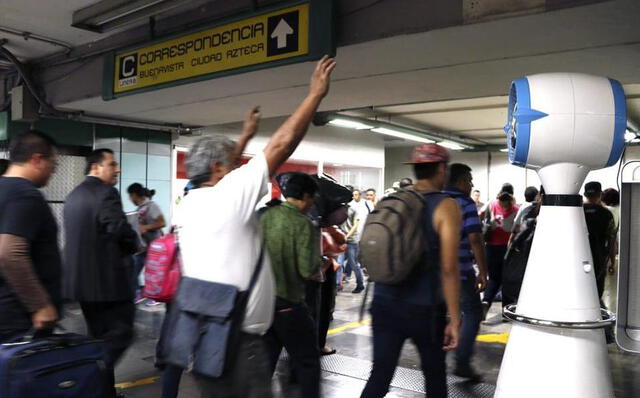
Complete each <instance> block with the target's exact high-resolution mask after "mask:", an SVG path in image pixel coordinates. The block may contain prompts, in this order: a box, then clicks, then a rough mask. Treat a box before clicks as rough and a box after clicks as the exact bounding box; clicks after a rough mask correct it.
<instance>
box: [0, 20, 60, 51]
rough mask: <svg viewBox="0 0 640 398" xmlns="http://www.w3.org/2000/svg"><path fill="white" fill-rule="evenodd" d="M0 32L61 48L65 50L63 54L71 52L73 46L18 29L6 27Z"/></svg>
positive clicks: (1, 28) (0, 27) (1, 27)
mask: <svg viewBox="0 0 640 398" xmlns="http://www.w3.org/2000/svg"><path fill="white" fill-rule="evenodd" d="M0 32H3V33H7V34H10V35H14V36H19V37H22V38H23V39H24V40H25V41H27V40H35V41H39V42H42V43H47V44H50V45H52V46H57V47H63V48H65V49H66V51H65V53H66V54H68V53H70V52H71V51H72V50H73V46H72V45H71V44H69V43H65V42H63V41H61V40H57V39H53V38H51V37H46V36H42V35H39V34H36V33H32V32H26V31H22V30H18V29H13V28H9V27H6V26H0Z"/></svg>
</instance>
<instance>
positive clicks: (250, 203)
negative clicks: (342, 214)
mask: <svg viewBox="0 0 640 398" xmlns="http://www.w3.org/2000/svg"><path fill="white" fill-rule="evenodd" d="M335 65H336V63H335V61H334V60H333V59H331V58H329V57H326V56H325V57H323V58H322V59H321V60H320V61H319V62H318V63H317V65H316V68H315V70H314V71H313V74H312V76H311V84H310V88H309V94H308V95H307V97H306V98H305V99H304V100H303V101H302V103H301V104H300V105H299V106H298V108H297V109H296V110H295V112H294V113H293V114H292V115H291V116H290V117H289V118H288V119H287V120H286V121H285V122H284V123H283V124H282V126H280V128H278V130H276V132H275V133H274V134H273V136H272V138H271V140H270V141H269V143H268V144H267V146H266V147H265V149H264V150H263V151H261V152H258V153H257V154H256V156H255V157H253V158H252V159H251V160H250V161H249V162H248V163H247V164H245V165H243V166H241V167H237V163H236V159H237V158H238V154H237V150H236V148H237V146H236V144H235V143H234V142H233V141H231V140H230V139H228V138H227V137H224V136H207V137H203V138H201V139H200V140H198V142H196V144H195V145H194V146H193V147H192V148H191V150H190V152H189V155H188V158H187V161H186V166H187V174H188V176H189V179H190V180H191V181H194V182H196V185H197V186H198V187H199V188H197V189H193V190H191V191H190V192H189V195H187V196H186V197H185V198H184V199H183V200H182V203H181V204H180V210H179V213H180V214H179V224H180V248H181V252H182V259H183V271H184V275H185V276H187V277H190V278H195V279H200V280H204V281H208V282H218V283H224V284H229V285H235V286H237V287H238V288H239V289H241V290H246V289H247V288H248V286H249V280H250V278H251V275H252V273H253V271H254V269H255V267H256V266H257V262H258V259H259V258H260V253H261V250H263V248H262V243H261V238H260V233H259V232H260V231H259V225H258V220H257V218H256V214H255V208H256V205H257V204H258V202H259V201H260V199H261V198H262V197H264V196H265V195H266V194H267V193H268V182H269V177H270V176H271V175H272V174H273V173H274V172H275V171H276V170H277V169H278V168H279V167H280V166H281V165H282V164H283V163H284V162H285V161H286V160H287V158H289V156H291V154H292V153H293V151H294V150H295V149H296V147H297V146H298V144H299V143H300V141H301V140H302V138H303V137H304V136H305V134H306V132H307V129H308V127H309V124H310V123H311V120H312V118H313V115H314V113H315V112H316V110H317V109H318V106H319V105H320V102H321V101H322V99H323V98H324V96H325V95H326V94H327V92H328V91H329V81H330V75H331V72H332V71H333V69H334V68H335ZM258 119H259V113H258V110H257V108H254V110H253V111H252V112H251V113H250V115H249V116H248V120H249V121H252V123H257V121H258ZM274 305H275V287H274V280H273V275H272V271H271V264H270V262H269V259H268V256H266V255H265V256H264V257H263V262H262V268H261V271H260V275H259V278H258V281H257V283H256V285H255V287H254V289H253V291H252V292H251V295H250V297H249V302H248V305H247V309H246V313H245V318H244V322H243V326H242V334H241V339H240V342H239V347H238V348H237V353H238V354H237V356H236V358H235V363H234V365H233V368H232V369H230V371H228V372H226V373H225V374H224V376H223V377H221V378H217V379H211V378H206V377H202V376H196V378H197V382H198V385H199V387H200V390H201V391H202V396H203V397H213V396H215V397H261V398H262V397H270V396H271V373H270V366H269V357H268V355H267V352H266V348H265V346H264V341H263V339H262V335H263V334H264V333H265V332H266V331H267V330H268V329H269V327H270V326H271V323H272V321H273V314H274V308H275V307H274Z"/></svg>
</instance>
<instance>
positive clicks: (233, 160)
mask: <svg viewBox="0 0 640 398" xmlns="http://www.w3.org/2000/svg"><path fill="white" fill-rule="evenodd" d="M259 122H260V113H259V107H255V108H253V109H250V110H249V111H248V112H247V113H246V115H245V119H244V124H243V128H242V133H241V134H240V137H239V138H238V142H237V143H236V146H235V150H234V151H233V153H232V155H231V157H230V159H228V161H229V163H230V164H237V163H238V161H239V160H240V158H241V156H242V154H243V153H244V150H245V148H246V146H247V144H248V143H249V141H250V140H251V139H252V138H253V137H254V136H255V135H256V133H257V132H258V124H259ZM203 184H204V185H203ZM207 185H208V182H207V181H205V180H204V179H203V178H198V184H194V183H193V182H192V181H189V182H188V183H187V185H186V186H185V187H184V195H183V196H182V197H183V198H184V197H186V196H187V195H188V194H189V192H191V191H192V190H194V189H197V188H200V187H203V186H207ZM181 203H182V201H180V203H178V206H181ZM178 209H180V207H178ZM179 215H180V210H178V211H177V217H176V218H175V219H174V228H175V231H176V234H178V235H179V233H180V231H179V230H180V221H179ZM172 306H173V303H166V312H165V317H164V319H163V321H162V326H161V330H160V338H159V339H158V343H157V345H156V367H158V368H160V369H163V373H162V398H177V397H178V392H179V388H180V379H181V378H182V368H180V367H178V366H175V365H172V364H170V363H167V362H166V358H165V357H164V352H165V347H164V346H165V342H166V339H167V337H168V336H167V329H168V327H169V321H170V317H169V314H170V313H171V307H172Z"/></svg>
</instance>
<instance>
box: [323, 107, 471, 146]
mask: <svg viewBox="0 0 640 398" xmlns="http://www.w3.org/2000/svg"><path fill="white" fill-rule="evenodd" d="M313 123H314V124H315V125H316V126H324V125H325V124H330V125H332V126H338V127H345V128H350V129H356V130H370V131H371V132H374V133H378V134H383V135H387V136H390V137H395V138H400V139H403V140H408V141H414V142H421V143H427V144H429V143H434V142H437V141H442V142H444V143H445V144H444V145H443V146H446V147H447V148H449V149H452V150H456V151H460V150H463V149H473V146H472V145H469V144H467V143H465V142H462V141H455V140H454V139H444V138H445V137H443V134H441V133H433V134H430V133H429V132H425V131H421V130H419V129H414V128H408V127H405V126H399V125H396V124H392V123H388V122H383V121H379V120H371V119H366V118H362V117H354V116H349V115H342V114H335V113H318V114H316V116H315V117H314V121H313Z"/></svg>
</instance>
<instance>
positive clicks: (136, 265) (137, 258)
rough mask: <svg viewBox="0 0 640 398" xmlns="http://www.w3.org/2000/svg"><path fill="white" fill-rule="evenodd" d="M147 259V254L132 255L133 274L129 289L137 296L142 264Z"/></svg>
mask: <svg viewBox="0 0 640 398" xmlns="http://www.w3.org/2000/svg"><path fill="white" fill-rule="evenodd" d="M146 259H147V252H142V253H137V254H134V255H133V274H132V275H131V282H130V283H131V289H132V290H133V294H134V295H137V294H138V291H139V290H140V282H139V281H140V279H139V276H140V272H142V269H143V268H144V262H145V261H146Z"/></svg>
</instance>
